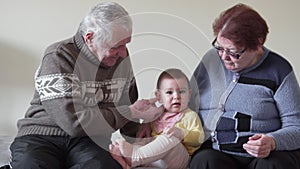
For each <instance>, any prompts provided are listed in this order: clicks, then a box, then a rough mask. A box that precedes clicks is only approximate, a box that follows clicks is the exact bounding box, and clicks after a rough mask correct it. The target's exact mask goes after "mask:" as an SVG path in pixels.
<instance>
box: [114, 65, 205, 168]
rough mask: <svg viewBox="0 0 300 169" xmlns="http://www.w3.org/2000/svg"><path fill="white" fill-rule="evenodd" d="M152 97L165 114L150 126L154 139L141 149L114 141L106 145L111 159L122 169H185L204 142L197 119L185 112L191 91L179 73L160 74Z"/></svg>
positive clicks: (184, 76)
mask: <svg viewBox="0 0 300 169" xmlns="http://www.w3.org/2000/svg"><path fill="white" fill-rule="evenodd" d="M155 96H156V98H157V100H158V101H159V102H160V103H162V104H163V106H164V108H165V112H164V113H162V115H161V117H159V118H158V119H157V120H155V121H154V122H151V124H150V126H151V130H152V133H151V134H152V136H153V138H154V139H153V140H152V141H151V142H149V143H147V144H144V145H140V144H138V143H137V144H130V143H128V142H127V141H125V140H124V139H118V140H116V141H115V142H113V144H111V145H110V152H111V154H112V156H113V158H114V159H115V160H117V161H118V162H119V163H120V164H121V165H122V167H123V169H128V168H133V167H136V166H147V167H155V168H176V169H181V168H182V169H186V168H187V167H188V164H189V160H190V155H192V153H193V152H194V151H196V150H197V149H198V148H199V147H200V145H201V144H202V142H203V141H204V133H203V129H202V124H201V121H200V118H199V116H198V114H197V113H196V112H194V111H192V110H191V109H189V108H188V103H189V99H190V96H191V89H190V84H189V80H188V78H187V76H186V75H185V74H184V73H183V72H182V71H181V70H179V69H167V70H165V71H163V72H162V73H161V74H160V76H159V78H158V80H157V90H156V92H155Z"/></svg>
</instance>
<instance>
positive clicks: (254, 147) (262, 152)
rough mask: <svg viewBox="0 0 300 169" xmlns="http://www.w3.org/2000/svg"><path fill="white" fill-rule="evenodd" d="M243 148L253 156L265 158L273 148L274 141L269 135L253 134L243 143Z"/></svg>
mask: <svg viewBox="0 0 300 169" xmlns="http://www.w3.org/2000/svg"><path fill="white" fill-rule="evenodd" d="M243 148H244V149H245V150H246V151H247V152H248V153H249V154H250V155H252V156H254V157H257V158H265V157H268V156H269V155H270V152H271V151H272V150H274V149H275V141H274V139H273V137H271V136H267V135H265V134H255V135H253V136H252V137H249V141H248V142H247V143H245V144H244V145H243Z"/></svg>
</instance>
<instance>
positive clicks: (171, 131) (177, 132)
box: [163, 127, 184, 140]
mask: <svg viewBox="0 0 300 169" xmlns="http://www.w3.org/2000/svg"><path fill="white" fill-rule="evenodd" d="M163 133H164V134H166V135H167V136H168V137H172V136H174V137H177V138H178V139H179V140H183V138H184V131H183V129H181V128H177V127H166V128H165V129H164V131H163Z"/></svg>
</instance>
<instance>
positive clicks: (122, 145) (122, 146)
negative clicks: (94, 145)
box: [115, 139, 133, 166]
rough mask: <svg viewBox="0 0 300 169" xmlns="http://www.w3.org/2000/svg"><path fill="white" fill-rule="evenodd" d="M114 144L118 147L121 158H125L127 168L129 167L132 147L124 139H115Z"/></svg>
mask: <svg viewBox="0 0 300 169" xmlns="http://www.w3.org/2000/svg"><path fill="white" fill-rule="evenodd" d="M115 144H116V145H118V148H119V151H120V152H121V154H122V156H123V157H124V158H125V160H126V163H127V164H128V165H129V166H131V160H132V151H133V145H132V144H130V143H128V142H127V141H125V140H124V139H117V140H116V141H115Z"/></svg>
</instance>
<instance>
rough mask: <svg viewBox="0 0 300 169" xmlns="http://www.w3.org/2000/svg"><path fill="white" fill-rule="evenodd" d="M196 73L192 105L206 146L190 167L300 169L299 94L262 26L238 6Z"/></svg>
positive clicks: (219, 22)
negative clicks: (199, 119)
mask: <svg viewBox="0 0 300 169" xmlns="http://www.w3.org/2000/svg"><path fill="white" fill-rule="evenodd" d="M213 31H214V35H215V36H216V38H215V39H214V40H213V42H212V46H213V49H211V50H209V51H208V52H207V53H206V54H205V56H204V57H203V59H202V61H201V63H200V64H199V65H198V67H197V68H196V70H195V72H194V76H193V78H194V79H195V81H194V82H195V83H194V97H195V99H192V100H195V102H193V105H191V107H193V108H194V109H195V110H197V111H198V113H199V116H200V117H201V119H202V121H203V124H204V130H205V133H206V139H207V141H206V142H205V143H204V145H203V146H202V148H201V149H200V150H199V151H197V152H195V153H194V156H193V158H192V161H191V164H190V168H191V169H196V168H201V169H208V168H209V169H220V168H222V169H227V168H228V169H238V168H240V169H242V168H249V169H271V168H272V169H275V168H276V169H283V168H293V169H299V168H300V161H299V159H300V149H299V148H300V143H299V140H300V89H299V84H298V82H297V78H296V76H295V74H294V71H293V69H292V66H291V65H290V64H289V62H288V61H287V60H286V59H284V58H283V57H282V56H280V55H279V54H277V53H275V52H273V51H271V50H270V49H268V48H266V47H265V46H264V42H265V40H266V36H267V34H268V26H267V23H266V22H265V20H264V19H263V18H262V17H261V16H260V15H259V14H258V13H257V12H256V11H255V10H253V9H252V8H251V7H249V6H247V5H244V4H237V5H235V6H233V7H231V8H230V9H228V10H226V11H224V12H223V13H221V15H220V16H219V18H218V19H216V20H215V22H214V24H213Z"/></svg>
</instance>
